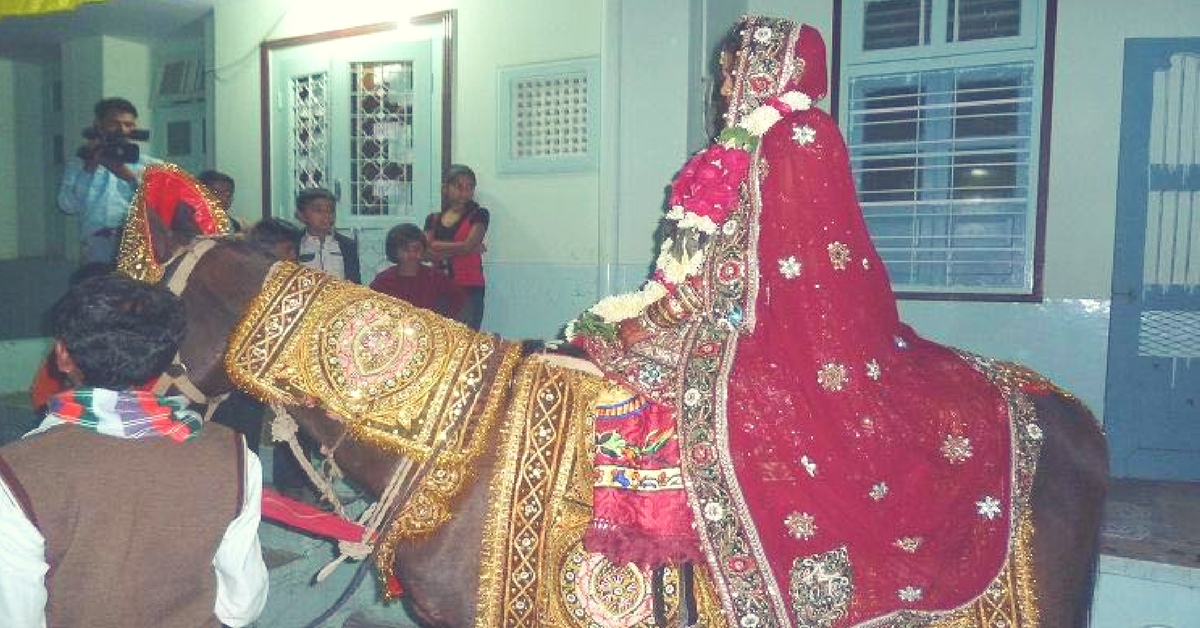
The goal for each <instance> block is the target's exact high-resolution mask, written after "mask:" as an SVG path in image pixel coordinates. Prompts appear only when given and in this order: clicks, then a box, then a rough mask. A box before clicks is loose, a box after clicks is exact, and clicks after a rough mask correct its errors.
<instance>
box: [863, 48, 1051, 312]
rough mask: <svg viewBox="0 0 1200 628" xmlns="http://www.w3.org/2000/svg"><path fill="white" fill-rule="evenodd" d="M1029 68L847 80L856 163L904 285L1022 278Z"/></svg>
mask: <svg viewBox="0 0 1200 628" xmlns="http://www.w3.org/2000/svg"><path fill="white" fill-rule="evenodd" d="M1032 77H1033V73H1032V65H1031V64H1028V63H1020V64H1009V65H1000V66H983V67H967V68H947V69H938V70H929V71H924V72H906V73H903V74H892V75H881V76H867V77H859V78H854V79H852V80H851V82H850V90H849V91H850V102H849V122H850V124H849V130H848V132H847V138H848V139H849V143H850V152H851V156H852V159H851V166H852V168H853V170H854V175H855V183H856V185H857V186H858V193H859V194H858V195H859V201H860V203H861V204H862V206H863V214H864V217H865V218H866V221H867V225H868V228H869V229H870V230H871V236H872V239H873V241H874V242H875V245H876V248H877V249H878V250H879V253H880V255H881V256H882V257H883V260H884V263H885V265H886V266H887V267H888V272H889V273H890V275H891V277H892V281H893V282H894V283H895V284H896V285H897V286H898V287H901V288H903V287H906V286H909V287H919V288H918V289H940V288H951V289H961V288H986V289H999V288H1018V287H1022V286H1023V285H1024V283H1025V279H1026V269H1027V265H1028V263H1029V261H1028V260H1029V259H1030V258H1029V257H1028V255H1027V254H1028V247H1029V245H1030V243H1029V242H1026V229H1027V227H1028V222H1027V220H1028V219H1027V218H1026V214H1027V212H1032V211H1033V208H1034V198H1033V194H1032V191H1031V189H1030V180H1031V177H1032V174H1031V162H1030V155H1031V154H1032V139H1031V134H1030V129H1031V125H1032V123H1033V120H1032V115H1033V114H1032V112H1033V109H1032V96H1031V94H1032V90H1033V86H1032V81H1033V79H1032Z"/></svg>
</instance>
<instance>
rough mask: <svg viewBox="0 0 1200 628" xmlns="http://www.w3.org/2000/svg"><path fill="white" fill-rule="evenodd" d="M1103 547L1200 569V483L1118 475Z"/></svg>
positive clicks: (1111, 489) (1111, 490)
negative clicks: (1136, 478) (1155, 480)
mask: <svg viewBox="0 0 1200 628" xmlns="http://www.w3.org/2000/svg"><path fill="white" fill-rule="evenodd" d="M1100 551H1101V553H1102V554H1105V555H1109V556H1118V557H1121V558H1131V559H1134V560H1142V561H1149V562H1156V563H1167V564H1170V565H1178V566H1180V567H1190V568H1200V483H1186V482H1153V481H1148V480H1128V479H1117V478H1114V479H1113V481H1112V483H1111V484H1110V485H1109V493H1108V501H1107V502H1106V503H1105V507H1104V528H1103V531H1102V533H1101V539H1100Z"/></svg>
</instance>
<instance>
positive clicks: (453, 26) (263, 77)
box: [258, 9, 458, 218]
mask: <svg viewBox="0 0 1200 628" xmlns="http://www.w3.org/2000/svg"><path fill="white" fill-rule="evenodd" d="M455 17H456V11H455V10H454V9H450V10H447V11H437V12H434V13H427V14H424V15H418V16H416V17H414V18H412V19H411V20H409V23H410V24H412V25H413V26H429V25H440V26H441V28H442V85H441V87H442V103H441V104H442V137H441V143H442V146H441V148H442V150H441V153H442V154H441V162H442V164H441V165H442V172H443V173H445V172H447V171H448V170H449V168H450V164H451V163H453V162H452V161H451V159H450V146H451V138H452V137H453V134H452V133H451V130H452V129H453V126H452V121H453V118H454V106H453V104H454V93H453V86H454V63H455V57H454V50H455V45H456V34H457V31H458V22H457V20H456V19H455ZM396 26H397V25H396V23H395V22H380V23H377V24H367V25H364V26H355V27H353V28H343V29H339V30H334V31H325V32H322V33H311V34H309V35H299V36H297V37H284V38H281V39H271V40H267V41H264V42H263V43H262V44H260V45H259V47H258V71H259V103H260V107H259V134H260V137H259V143H260V144H261V147H260V148H261V150H262V169H261V172H262V217H263V218H268V217H270V215H271V187H272V185H273V182H272V178H271V53H272V52H274V51H278V50H283V49H286V48H293V47H296V46H307V45H309V44H317V43H324V42H328V41H333V40H337V39H344V38H347V37H358V36H361V35H374V34H376V33H386V32H388V31H394V30H396Z"/></svg>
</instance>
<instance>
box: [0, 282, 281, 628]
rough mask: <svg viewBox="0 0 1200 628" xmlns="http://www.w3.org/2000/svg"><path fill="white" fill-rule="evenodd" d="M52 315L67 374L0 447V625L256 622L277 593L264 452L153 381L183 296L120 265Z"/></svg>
mask: <svg viewBox="0 0 1200 628" xmlns="http://www.w3.org/2000/svg"><path fill="white" fill-rule="evenodd" d="M49 320H50V326H51V331H52V333H53V336H54V338H55V342H54V359H55V361H56V363H57V367H58V370H60V371H61V372H63V373H64V374H66V378H67V379H68V381H69V382H70V385H71V386H72V388H71V389H69V390H67V391H65V392H62V393H59V394H58V395H55V396H54V397H53V398H51V400H50V403H49V413H48V414H47V416H46V418H45V420H43V421H42V424H41V426H39V427H38V428H37V429H36V430H34V431H33V432H31V433H29V434H27V435H26V436H25V438H24V439H22V440H20V441H17V442H14V443H10V444H8V445H5V446H4V447H0V574H3V577H2V578H0V617H3V618H4V625H5V626H6V627H13V628H25V627H36V626H45V625H47V623H46V622H47V618H52V619H53V622H52V623H51V624H50V625H53V626H55V627H58V628H74V627H77V626H78V627H83V626H213V627H215V626H217V625H218V622H223V623H224V624H226V625H228V626H232V627H234V628H236V627H239V626H245V625H247V624H249V623H251V622H252V621H254V619H255V618H256V617H257V616H258V615H259V613H261V612H262V609H263V605H264V604H265V603H266V596H267V568H266V565H265V564H264V563H263V559H262V550H261V547H260V545H259V540H258V525H259V519H260V512H261V510H260V507H261V500H262V471H261V468H260V467H259V462H258V458H257V457H255V455H254V454H253V453H251V452H249V451H247V450H246V445H245V443H244V442H243V441H242V438H241V436H239V435H237V434H235V433H233V432H232V431H230V430H229V429H227V428H225V427H223V426H220V425H212V424H209V425H205V424H204V423H203V421H202V420H201V418H200V416H199V415H198V414H196V413H195V412H193V411H191V410H188V409H187V401H186V400H185V399H183V398H182V397H160V396H157V395H155V394H154V393H152V392H149V388H150V387H151V386H152V385H153V382H154V380H155V379H156V378H157V376H158V375H159V374H160V373H162V371H163V370H164V369H165V368H166V367H167V366H168V365H169V364H170V362H171V359H172V358H173V357H174V356H175V354H176V352H177V351H178V349H179V343H180V342H181V341H182V340H183V337H184V312H183V305H182V302H181V301H180V300H179V298H178V297H176V296H175V295H173V294H171V293H170V291H168V290H166V289H165V288H161V287H157V286H152V285H149V284H144V283H141V282H138V281H135V280H133V279H130V278H128V277H125V276H123V275H116V274H111V275H104V276H100V277H94V278H92V279H88V280H86V281H83V282H81V283H80V284H79V285H77V286H75V287H73V288H71V290H70V291H69V292H68V293H67V294H66V296H64V297H63V298H62V299H60V300H59V301H58V303H56V304H55V305H54V307H53V308H52V309H51V312H50V319H49ZM47 574H51V575H52V576H53V577H47Z"/></svg>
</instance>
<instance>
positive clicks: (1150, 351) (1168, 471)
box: [1104, 38, 1200, 481]
mask: <svg viewBox="0 0 1200 628" xmlns="http://www.w3.org/2000/svg"><path fill="white" fill-rule="evenodd" d="M1124 67H1125V69H1124V80H1123V83H1124V90H1123V96H1122V103H1121V148H1120V157H1119V164H1118V171H1117V177H1118V181H1117V225H1116V246H1115V252H1114V258H1113V281H1112V309H1111V317H1110V323H1109V347H1108V375H1107V378H1108V381H1107V385H1106V390H1105V400H1104V405H1105V428H1106V430H1107V431H1108V435H1109V448H1110V455H1111V458H1112V465H1111V469H1112V474H1113V476H1115V477H1122V478H1140V479H1149V480H1177V481H1200V160H1198V157H1200V38H1183V39H1129V40H1127V41H1126V44H1125V64H1124Z"/></svg>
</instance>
